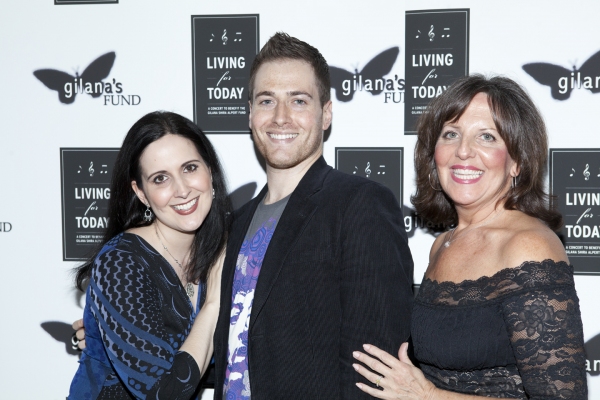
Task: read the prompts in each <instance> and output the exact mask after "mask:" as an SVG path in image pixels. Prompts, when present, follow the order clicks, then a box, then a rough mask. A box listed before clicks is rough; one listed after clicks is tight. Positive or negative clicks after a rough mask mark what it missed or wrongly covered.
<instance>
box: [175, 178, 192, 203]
mask: <svg viewBox="0 0 600 400" xmlns="http://www.w3.org/2000/svg"><path fill="white" fill-rule="evenodd" d="M173 181H174V182H173V190H174V195H175V197H180V198H182V199H187V197H188V195H189V194H190V192H191V191H192V190H191V189H190V188H189V186H188V185H187V182H186V181H185V179H183V178H182V177H177V178H174V179H173Z"/></svg>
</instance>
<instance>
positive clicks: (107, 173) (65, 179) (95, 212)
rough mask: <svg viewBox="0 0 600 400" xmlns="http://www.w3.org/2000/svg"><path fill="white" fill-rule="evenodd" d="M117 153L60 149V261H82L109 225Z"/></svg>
mask: <svg viewBox="0 0 600 400" xmlns="http://www.w3.org/2000/svg"><path fill="white" fill-rule="evenodd" d="M118 152H119V149H105V148H102V149H99V148H98V149H95V148H83V149H82V148H61V149H60V169H61V171H60V172H61V173H60V176H61V188H62V219H63V223H62V225H63V260H64V261H81V260H85V259H86V258H87V257H88V256H89V255H90V252H92V251H93V250H94V249H95V248H96V246H98V244H99V243H101V242H102V238H103V237H104V231H105V229H106V226H107V225H108V218H107V211H108V200H109V199H110V180H111V177H112V171H113V166H114V164H115V160H116V159H117V154H118Z"/></svg>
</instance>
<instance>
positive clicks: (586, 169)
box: [583, 164, 590, 181]
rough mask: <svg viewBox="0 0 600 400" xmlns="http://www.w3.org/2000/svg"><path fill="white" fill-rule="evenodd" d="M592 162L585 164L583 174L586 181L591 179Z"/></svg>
mask: <svg viewBox="0 0 600 400" xmlns="http://www.w3.org/2000/svg"><path fill="white" fill-rule="evenodd" d="M589 169H590V164H585V169H584V170H583V176H584V179H585V180H586V181H589V180H590V171H589Z"/></svg>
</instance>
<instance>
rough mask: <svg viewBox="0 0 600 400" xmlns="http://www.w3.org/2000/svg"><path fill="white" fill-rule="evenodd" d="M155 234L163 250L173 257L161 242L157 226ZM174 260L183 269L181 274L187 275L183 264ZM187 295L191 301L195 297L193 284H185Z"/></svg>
mask: <svg viewBox="0 0 600 400" xmlns="http://www.w3.org/2000/svg"><path fill="white" fill-rule="evenodd" d="M154 232H156V238H157V239H158V241H159V242H160V244H162V247H163V249H165V251H166V252H167V253H169V255H170V256H171V257H173V254H171V252H170V251H169V249H167V246H165V244H164V243H163V242H162V240H160V236H158V228H157V227H156V225H154ZM173 260H175V262H176V263H177V265H179V268H181V272H183V273H185V270H184V269H183V267H182V266H181V264H180V263H179V261H177V259H176V258H175V257H173ZM185 293H186V294H187V295H188V297H189V298H190V299H191V298H192V297H194V285H192V282H188V283H186V284H185Z"/></svg>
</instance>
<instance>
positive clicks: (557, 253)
mask: <svg viewBox="0 0 600 400" xmlns="http://www.w3.org/2000/svg"><path fill="white" fill-rule="evenodd" d="M519 214H520V216H519V221H518V222H517V223H515V224H514V225H513V227H512V228H511V229H510V232H509V237H508V239H507V241H506V244H505V245H504V248H503V249H502V255H503V258H504V260H506V263H507V265H508V266H509V267H515V266H518V265H521V264H522V263H524V262H525V261H543V260H554V261H565V262H567V263H568V262H569V259H568V258H567V254H566V253H565V249H564V246H563V244H562V243H561V241H560V239H559V238H558V236H557V235H556V233H554V232H553V231H552V230H551V229H550V228H548V226H546V224H544V223H543V222H541V221H540V220H538V219H537V218H533V217H530V216H528V215H525V214H523V213H519Z"/></svg>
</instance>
